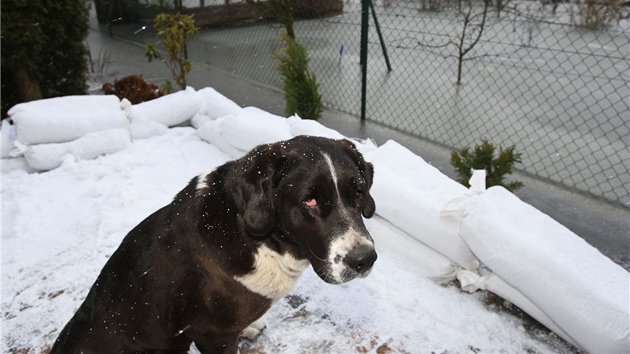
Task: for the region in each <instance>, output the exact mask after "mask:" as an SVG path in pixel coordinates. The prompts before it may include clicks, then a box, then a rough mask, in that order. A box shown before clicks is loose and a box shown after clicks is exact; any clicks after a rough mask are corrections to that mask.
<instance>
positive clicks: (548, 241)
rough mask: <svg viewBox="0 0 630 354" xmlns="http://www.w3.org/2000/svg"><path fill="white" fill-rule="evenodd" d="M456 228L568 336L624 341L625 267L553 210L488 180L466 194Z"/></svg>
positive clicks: (586, 341)
mask: <svg viewBox="0 0 630 354" xmlns="http://www.w3.org/2000/svg"><path fill="white" fill-rule="evenodd" d="M460 235H461V237H462V238H463V239H464V240H465V241H466V243H467V244H468V246H469V247H470V249H471V250H472V251H473V252H474V254H475V255H476V256H477V257H478V258H479V259H480V260H481V262H483V264H484V265H485V266H486V267H487V268H488V269H490V270H491V271H492V272H493V273H495V274H496V275H498V276H499V277H500V278H501V279H503V280H505V282H507V283H508V284H509V285H511V286H512V287H514V289H516V290H517V291H518V292H520V293H521V294H522V295H523V296H524V297H526V298H527V299H528V300H529V301H531V302H532V303H533V304H535V305H536V307H537V308H539V309H540V310H541V311H542V312H543V313H544V314H545V315H546V316H547V317H549V319H551V321H553V323H555V324H556V325H557V327H559V328H560V329H561V333H558V334H559V335H564V336H566V337H564V338H565V339H566V340H568V341H569V342H572V343H577V345H578V346H579V347H581V348H583V349H584V350H586V351H588V352H592V353H617V352H627V350H628V348H630V328H629V327H630V323H629V322H628V318H630V313H629V309H628V304H629V303H630V299H629V297H630V295H629V292H628V289H629V288H630V274H629V273H628V272H627V271H626V270H624V269H623V268H621V267H620V266H619V265H617V264H615V263H613V262H612V261H611V260H610V259H609V258H607V257H606V256H604V255H602V254H601V253H600V252H599V251H598V250H596V249H595V248H593V247H592V246H590V245H589V244H587V243H586V242H585V241H584V240H582V239H581V238H580V237H578V236H577V235H575V234H574V233H573V232H571V231H570V230H568V229H567V228H566V227H564V226H562V225H561V224H559V223H558V222H556V221H555V220H553V219H552V218H551V217H549V216H547V215H546V214H544V213H542V212H540V211H539V210H537V209H536V208H534V207H532V206H530V205H528V204H526V203H524V202H522V201H521V200H520V199H518V198H517V197H516V196H514V195H513V194H512V193H510V192H509V191H507V190H506V189H504V188H502V187H492V188H489V189H488V190H487V191H485V192H484V193H483V194H481V195H478V196H475V197H473V198H471V201H470V205H469V206H468V208H467V210H466V214H465V215H464V217H463V219H462V220H461V227H460ZM515 303H516V302H515ZM540 321H541V322H543V320H540Z"/></svg>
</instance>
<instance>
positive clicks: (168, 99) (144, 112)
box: [129, 87, 204, 127]
mask: <svg viewBox="0 0 630 354" xmlns="http://www.w3.org/2000/svg"><path fill="white" fill-rule="evenodd" d="M202 107H204V102H203V98H202V96H201V95H200V94H199V93H198V92H196V91H195V89H193V88H192V87H187V88H186V90H182V91H178V92H175V93H171V94H169V95H165V96H162V97H159V98H156V99H154V100H151V101H146V102H142V103H139V104H135V105H133V106H131V107H130V109H129V111H130V119H131V121H132V122H137V121H153V122H158V123H161V124H164V125H166V126H169V127H172V126H176V125H179V124H182V123H184V122H186V121H188V120H190V118H192V117H193V116H194V115H195V114H197V112H199V110H200V109H201V108H202Z"/></svg>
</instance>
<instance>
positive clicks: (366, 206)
mask: <svg viewBox="0 0 630 354" xmlns="http://www.w3.org/2000/svg"><path fill="white" fill-rule="evenodd" d="M359 166H360V167H359V172H361V173H362V174H363V178H365V181H366V183H367V186H368V192H367V193H366V195H365V200H364V201H363V211H362V214H363V216H365V217H366V218H371V217H372V216H373V215H374V212H376V202H375V201H374V198H372V194H370V188H372V182H373V181H374V166H373V165H372V164H371V163H369V162H366V161H365V160H364V159H363V156H361V158H360V162H359Z"/></svg>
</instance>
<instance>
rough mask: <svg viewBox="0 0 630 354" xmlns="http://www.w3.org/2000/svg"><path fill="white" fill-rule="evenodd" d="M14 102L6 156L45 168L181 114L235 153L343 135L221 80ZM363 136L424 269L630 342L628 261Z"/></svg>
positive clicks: (537, 313) (397, 221)
mask: <svg viewBox="0 0 630 354" xmlns="http://www.w3.org/2000/svg"><path fill="white" fill-rule="evenodd" d="M9 114H10V118H11V119H12V120H13V122H14V125H13V127H9V126H8V124H6V123H5V122H3V127H2V133H3V134H2V135H3V137H2V143H3V149H2V153H3V157H5V156H7V154H8V151H9V150H11V149H12V154H13V155H20V154H24V156H25V158H26V161H27V162H28V163H29V165H30V166H31V167H33V168H34V169H36V170H49V169H53V168H56V167H58V166H60V165H61V164H62V163H64V161H65V160H66V159H73V160H79V159H91V158H95V157H97V156H100V155H105V154H109V153H113V152H116V151H119V150H122V149H124V148H125V147H127V146H128V145H129V144H130V143H131V141H132V140H133V139H143V138H148V137H151V136H154V135H158V134H161V133H163V132H164V131H166V129H168V128H169V127H174V126H178V125H181V124H187V125H188V124H189V125H192V126H193V127H194V128H195V129H196V131H195V134H196V135H197V136H199V137H200V138H201V139H203V140H205V141H207V142H209V143H211V144H213V145H214V146H216V147H217V148H219V149H221V150H222V151H223V152H224V153H225V154H226V155H228V156H230V157H232V158H238V157H240V156H242V155H244V154H245V153H246V152H247V151H249V150H250V149H252V148H254V147H255V146H257V145H259V144H264V143H272V142H276V141H279V140H286V139H290V138H292V137H294V136H298V135H315V136H324V137H329V138H334V139H339V138H343V136H342V135H341V134H340V133H338V132H337V131H334V130H332V129H329V128H326V127H324V126H323V125H321V124H319V123H317V122H315V121H309V120H302V119H300V118H299V117H297V116H294V117H290V118H284V117H279V116H276V115H273V114H270V113H268V112H266V111H263V110H260V109H258V108H254V107H246V108H241V107H240V106H238V105H237V104H236V103H234V102H232V101H230V100H229V99H227V98H225V97H224V96H223V95H221V94H220V93H218V92H217V91H215V90H214V89H212V88H205V89H202V90H199V91H195V90H194V89H192V88H188V89H187V90H185V91H180V92H177V93H174V94H171V95H167V96H164V97H161V98H158V99H155V100H152V101H148V102H145V103H141V104H138V105H131V104H129V102H128V101H126V100H123V101H122V102H121V101H120V100H118V99H117V98H116V97H115V96H70V97H61V98H54V99H48V100H40V101H35V102H29V103H24V104H20V105H16V106H15V107H13V108H12V109H11V110H10V111H9ZM353 141H354V143H355V145H356V146H357V149H358V150H360V151H361V152H362V153H363V154H364V156H365V158H366V160H368V161H370V162H372V163H373V165H374V167H375V180H374V185H373V187H372V191H371V192H372V194H373V196H374V199H375V200H376V202H377V211H376V212H377V215H378V217H381V218H383V219H385V220H387V221H388V222H390V223H391V224H393V225H394V226H395V227H396V228H397V229H399V230H400V232H401V233H404V234H407V235H409V236H410V238H413V240H415V241H414V243H413V247H412V249H405V250H401V254H404V255H405V256H406V257H414V258H415V259H416V263H423V262H424V263H423V270H422V272H423V275H424V276H429V277H431V278H433V279H435V280H436V281H450V280H452V279H454V278H457V279H458V280H459V281H460V283H461V285H462V288H463V289H464V290H466V291H470V292H473V291H475V290H477V289H487V290H489V291H492V292H494V293H496V294H498V295H499V296H501V297H503V298H505V299H507V300H508V301H510V302H512V303H514V304H515V305H517V306H518V307H520V308H521V309H523V310H524V311H525V312H527V313H529V314H530V315H531V316H532V317H534V318H535V319H537V320H538V321H539V322H541V323H542V324H544V325H545V326H547V327H548V328H549V329H551V330H553V331H554V332H555V333H557V334H558V335H559V336H561V337H562V338H564V339H565V340H567V341H568V342H570V343H573V344H574V345H576V346H577V347H579V348H582V349H584V350H586V351H588V352H593V353H598V352H607V353H613V352H627V351H628V348H630V339H629V338H630V329H629V326H630V323H629V320H628V319H629V318H630V313H629V304H630V300H629V289H630V274H629V273H628V272H627V271H625V270H624V269H623V268H621V267H620V266H618V265H616V264H614V263H613V262H612V261H611V260H610V259H608V258H607V257H605V256H603V255H602V254H601V253H600V252H599V251H597V250H596V249H595V248H593V247H591V246H590V245H588V244H587V243H586V242H584V241H583V240H582V239H581V238H579V237H578V236H577V235H575V234H574V233H572V232H571V231H570V230H568V229H566V228H565V227H563V226H562V225H560V224H559V223H557V222H556V221H555V220H553V219H551V218H550V217H548V216H547V215H545V214H543V213H542V212H540V211H538V210H537V209H535V208H533V207H531V206H530V205H528V204H526V203H524V202H522V201H521V200H519V199H518V198H517V197H515V196H514V195H513V194H512V193H510V192H508V191H507V190H505V189H503V188H501V187H492V188H489V189H487V190H486V189H485V187H483V186H482V187H480V186H479V184H478V183H473V188H471V189H467V188H465V187H463V186H462V185H460V184H459V183H457V182H455V181H453V180H451V179H449V178H448V177H447V176H445V175H443V174H442V173H441V172H440V171H439V170H437V169H436V168H434V167H433V166H431V165H430V164H428V163H427V162H425V161H424V160H423V159H422V158H421V157H419V156H417V155H415V154H414V153H412V152H411V151H409V150H408V149H406V148H405V147H403V146H401V145H400V144H398V143H396V142H394V141H388V142H387V143H385V144H384V145H382V146H380V147H376V145H375V144H373V143H372V142H371V141H359V140H353ZM367 225H368V227H370V223H369V222H368V223H367ZM373 232H374V231H373Z"/></svg>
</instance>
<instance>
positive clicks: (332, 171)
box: [322, 152, 339, 194]
mask: <svg viewBox="0 0 630 354" xmlns="http://www.w3.org/2000/svg"><path fill="white" fill-rule="evenodd" d="M322 155H324V160H326V163H327V164H328V168H329V169H330V176H331V177H332V180H333V183H334V184H335V189H336V190H337V194H339V186H338V184H337V170H335V166H334V165H333V162H332V159H331V158H330V155H328V154H327V153H325V152H324V153H322Z"/></svg>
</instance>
